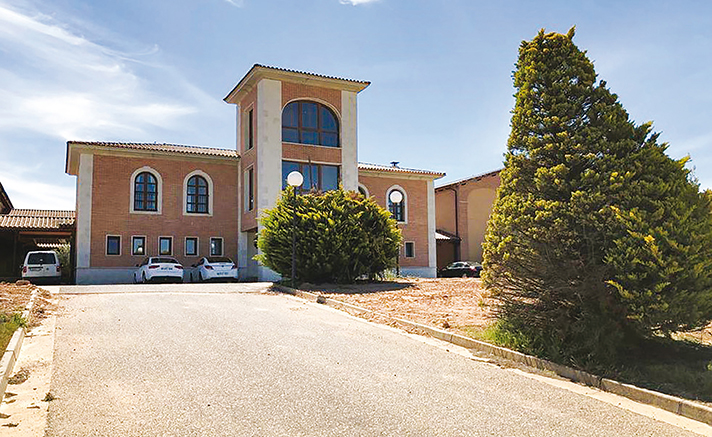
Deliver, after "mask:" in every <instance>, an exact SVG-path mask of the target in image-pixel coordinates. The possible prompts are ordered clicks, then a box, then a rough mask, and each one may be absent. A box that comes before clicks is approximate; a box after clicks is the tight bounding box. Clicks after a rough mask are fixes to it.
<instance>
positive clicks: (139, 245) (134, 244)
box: [131, 237, 146, 256]
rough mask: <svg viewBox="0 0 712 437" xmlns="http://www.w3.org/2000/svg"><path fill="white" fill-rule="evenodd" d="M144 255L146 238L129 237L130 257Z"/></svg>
mask: <svg viewBox="0 0 712 437" xmlns="http://www.w3.org/2000/svg"><path fill="white" fill-rule="evenodd" d="M145 254H146V237H131V255H136V256H143V255H145Z"/></svg>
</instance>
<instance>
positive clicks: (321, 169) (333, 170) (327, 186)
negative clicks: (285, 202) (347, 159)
mask: <svg viewBox="0 0 712 437" xmlns="http://www.w3.org/2000/svg"><path fill="white" fill-rule="evenodd" d="M293 171H298V172H299V173H301V174H302V176H303V177H304V182H303V183H302V186H301V187H298V188H297V193H300V194H304V193H309V192H311V191H312V190H315V191H329V190H335V189H337V188H338V187H339V166H338V165H326V164H309V163H304V162H293V161H282V189H285V188H287V175H289V173H291V172H293Z"/></svg>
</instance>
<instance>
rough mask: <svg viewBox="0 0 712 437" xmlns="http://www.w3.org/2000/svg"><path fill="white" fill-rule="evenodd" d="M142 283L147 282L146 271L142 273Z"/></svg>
mask: <svg viewBox="0 0 712 437" xmlns="http://www.w3.org/2000/svg"><path fill="white" fill-rule="evenodd" d="M141 283H142V284H145V283H146V272H143V273H142V274H141Z"/></svg>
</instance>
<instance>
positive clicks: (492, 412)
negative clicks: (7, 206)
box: [47, 284, 695, 437]
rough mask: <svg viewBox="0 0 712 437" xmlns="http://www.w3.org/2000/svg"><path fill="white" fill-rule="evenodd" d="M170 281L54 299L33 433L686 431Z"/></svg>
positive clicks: (257, 290) (454, 358) (254, 299)
mask: <svg viewBox="0 0 712 437" xmlns="http://www.w3.org/2000/svg"><path fill="white" fill-rule="evenodd" d="M127 287H128V286H127ZM164 287H168V288H164ZM170 287H171V286H151V285H149V286H138V288H131V289H130V290H129V289H126V290H123V291H125V292H123V293H116V291H117V290H118V289H117V288H116V287H114V286H107V287H98V288H94V289H93V292H100V291H110V292H113V293H109V294H77V295H71V296H67V298H66V299H64V300H62V301H61V305H63V307H64V309H63V311H62V312H61V314H60V316H59V318H58V320H57V331H56V337H55V357H54V374H53V378H52V392H53V394H54V395H55V397H56V399H55V400H54V401H52V402H51V403H50V411H49V419H48V421H49V429H48V431H47V435H48V436H88V435H101V436H163V435H171V436H233V435H234V436H314V435H319V436H370V435H392V436H515V435H516V436H601V435H615V436H617V437H623V436H686V435H690V436H691V435H695V434H692V433H688V432H686V431H683V430H682V429H680V428H677V427H675V426H672V425H668V424H666V423H662V422H658V421H655V420H652V419H650V418H648V417H645V416H641V415H638V414H635V413H632V412H629V411H626V410H623V409H620V408H617V407H615V406H613V405H610V404H608V403H605V402H601V401H598V400H596V399H592V398H591V397H588V396H583V395H581V394H577V393H573V392H571V391H569V390H565V389H562V388H558V387H555V386H552V385H551V384H547V383H545V382H542V381H539V380H537V379H533V378H530V377H526V376H523V375H521V374H519V373H517V372H513V371H510V370H506V369H500V368H498V367H496V366H493V365H490V364H488V363H483V362H478V361H476V360H473V359H471V358H468V357H467V356H463V355H462V354H456V353H452V352H448V351H447V350H446V349H445V347H434V346H433V345H431V344H427V343H426V342H423V341H420V340H418V339H417V338H414V337H413V336H408V335H405V334H403V333H401V332H399V331H396V330H394V329H390V328H388V327H383V326H380V325H375V324H372V323H369V322H366V321H364V320H361V319H357V318H353V317H350V316H348V315H345V314H344V313H341V312H338V311H335V310H332V309H330V308H326V307H324V306H319V305H316V304H312V303H306V302H304V301H301V300H299V299H296V298H293V297H290V296H285V295H277V294H272V293H267V292H265V287H264V286H252V288H251V289H247V288H244V289H243V288H241V285H240V284H233V285H230V286H229V287H228V289H222V290H221V292H220V293H211V292H209V291H210V286H207V287H204V288H202V289H201V287H198V288H194V287H192V286H172V287H179V288H178V289H171V288H170ZM217 287H222V286H217ZM78 288H79V287H78ZM83 289H84V291H88V289H87V288H83ZM243 290H244V291H249V292H241V291H243ZM63 291H77V290H73V289H63ZM80 291H81V290H80Z"/></svg>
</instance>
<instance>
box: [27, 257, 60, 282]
mask: <svg viewBox="0 0 712 437" xmlns="http://www.w3.org/2000/svg"><path fill="white" fill-rule="evenodd" d="M61 277H62V265H61V264H60V263H59V257H58V256H57V252H55V251H53V250H42V251H33V252H27V256H25V262H24V263H23V264H22V279H27V280H28V281H30V282H59V280H60V278H61Z"/></svg>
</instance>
